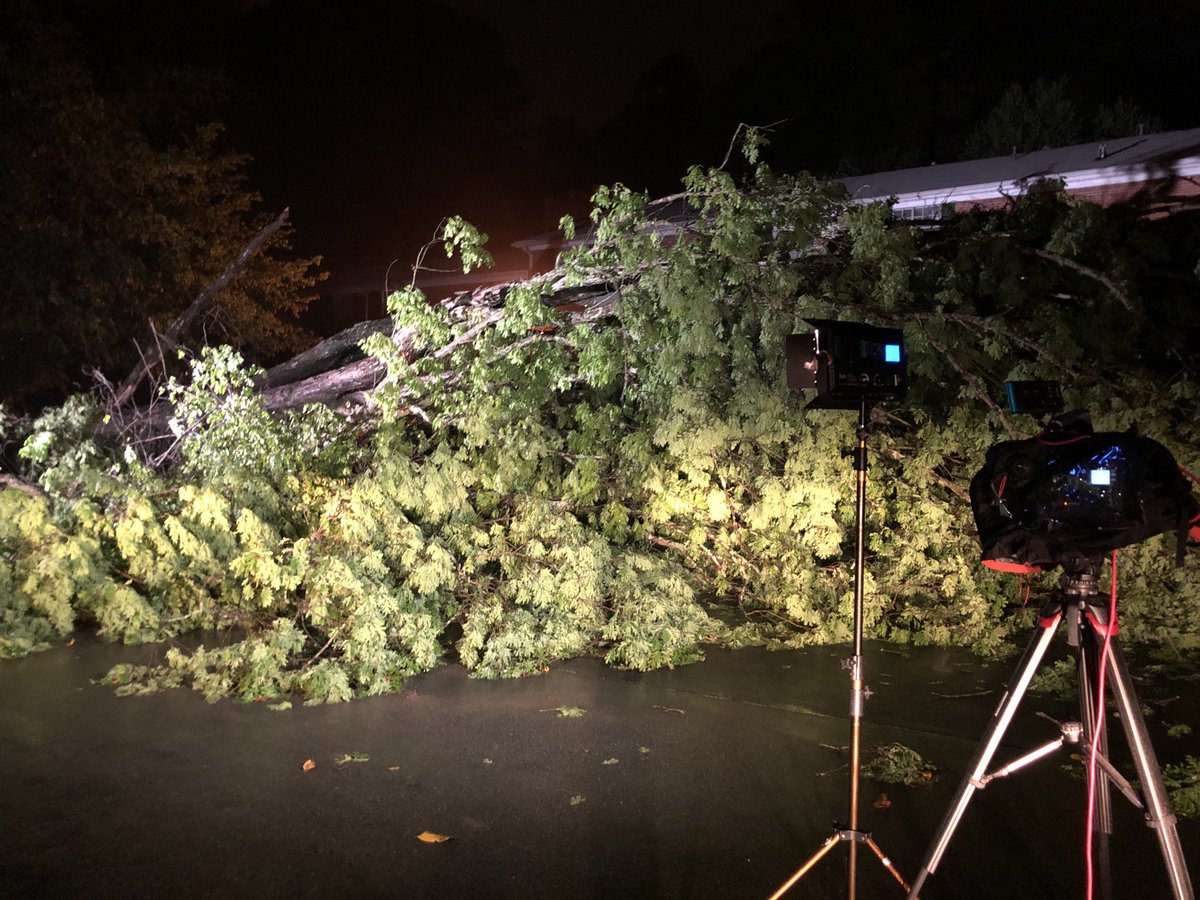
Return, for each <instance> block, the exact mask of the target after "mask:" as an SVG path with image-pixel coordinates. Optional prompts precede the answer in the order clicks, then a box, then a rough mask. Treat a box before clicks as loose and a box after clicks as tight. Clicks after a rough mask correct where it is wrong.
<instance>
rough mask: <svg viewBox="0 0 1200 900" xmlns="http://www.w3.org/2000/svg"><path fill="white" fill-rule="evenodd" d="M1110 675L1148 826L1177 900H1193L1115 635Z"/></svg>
mask: <svg viewBox="0 0 1200 900" xmlns="http://www.w3.org/2000/svg"><path fill="white" fill-rule="evenodd" d="M1096 640H1097V641H1098V642H1100V641H1102V640H1103V638H1102V637H1101V636H1100V635H1099V634H1097V635H1096ZM1108 672H1109V676H1110V677H1111V681H1110V683H1111V684H1112V689H1113V699H1114V700H1116V703H1117V709H1118V711H1120V713H1121V725H1122V726H1123V727H1124V728H1125V739H1126V741H1128V743H1129V750H1130V753H1131V754H1132V755H1133V763H1134V767H1135V768H1136V769H1137V773H1138V778H1140V779H1141V781H1142V796H1143V797H1144V798H1145V801H1146V824H1147V825H1149V826H1150V827H1151V828H1152V829H1154V833H1155V835H1156V836H1157V837H1158V844H1159V847H1160V848H1161V849H1162V855H1163V862H1164V863H1165V864H1166V867H1167V875H1168V877H1169V878H1170V880H1171V890H1172V892H1173V894H1174V897H1175V900H1192V898H1193V894H1192V881H1191V877H1190V876H1189V875H1188V868H1187V860H1186V859H1185V858H1184V855H1183V845H1182V844H1180V843H1179V832H1178V831H1177V830H1176V828H1175V811H1174V810H1173V809H1172V808H1171V800H1170V798H1169V797H1168V795H1167V787H1166V785H1165V784H1164V783H1163V778H1162V771H1161V770H1160V769H1159V767H1158V758H1157V757H1156V756H1155V755H1154V747H1153V746H1152V745H1151V743H1150V733H1149V732H1148V731H1147V730H1146V720H1145V719H1144V718H1142V710H1141V707H1140V706H1139V705H1138V699H1137V694H1136V693H1134V689H1133V679H1132V678H1130V676H1129V669H1128V668H1127V667H1126V666H1125V656H1124V654H1122V653H1121V647H1120V645H1119V644H1118V643H1117V638H1116V636H1115V635H1114V636H1113V637H1112V639H1111V640H1110V642H1109V645H1108Z"/></svg>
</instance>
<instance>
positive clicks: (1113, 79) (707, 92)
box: [48, 0, 1200, 269]
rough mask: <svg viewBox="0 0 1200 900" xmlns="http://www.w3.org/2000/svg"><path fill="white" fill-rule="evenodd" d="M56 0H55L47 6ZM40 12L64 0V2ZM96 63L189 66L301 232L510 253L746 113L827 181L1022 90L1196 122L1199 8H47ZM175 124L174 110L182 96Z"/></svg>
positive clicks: (676, 164) (685, 155)
mask: <svg viewBox="0 0 1200 900" xmlns="http://www.w3.org/2000/svg"><path fill="white" fill-rule="evenodd" d="M48 2H50V0H48ZM51 5H54V4H53V3H51ZM58 5H59V6H61V8H62V9H64V10H65V11H66V14H67V15H69V16H71V17H72V18H74V19H75V20H76V24H77V25H78V26H79V28H80V29H81V32H82V33H84V34H86V42H87V45H88V51H87V52H88V53H89V55H90V56H91V62H92V63H93V65H94V67H95V68H96V70H97V71H98V72H99V74H100V76H101V77H102V79H104V80H106V83H108V84H110V85H119V84H120V83H121V82H122V80H123V79H127V78H129V77H130V73H135V72H139V71H141V72H144V71H146V70H149V69H153V68H155V67H164V66H189V67H201V68H202V69H203V70H204V71H206V72H207V73H208V79H209V80H201V81H197V82H195V84H199V85H201V87H200V88H198V89H197V90H196V91H195V92H194V95H193V96H192V97H191V98H190V100H189V101H187V102H186V103H182V104H181V108H182V107H187V106H188V105H189V104H191V105H194V106H195V112H196V114H197V115H201V114H205V115H208V116H211V117H215V118H217V119H220V120H222V121H225V122H226V123H227V125H228V130H227V140H228V144H229V146H230V147H231V148H233V149H237V150H241V151H244V152H247V153H249V154H251V155H253V157H254V158H255V162H254V164H253V167H252V169H251V176H252V180H253V185H254V186H255V187H257V188H258V189H259V190H260V191H261V192H262V193H263V194H264V195H265V197H266V199H267V201H268V203H269V205H270V206H271V208H272V209H278V208H281V207H283V206H290V207H291V208H292V211H293V223H294V225H295V228H296V236H295V243H296V245H297V249H298V250H301V251H303V252H305V253H323V254H325V255H326V258H327V262H328V264H329V265H330V266H331V267H332V268H334V269H337V268H339V267H350V266H357V265H362V264H371V263H377V262H380V261H382V262H384V263H386V262H387V261H389V260H391V259H393V258H399V259H401V260H402V261H403V262H409V261H411V260H412V259H413V257H414V256H415V255H416V253H417V251H418V249H419V247H420V245H421V243H423V242H424V241H425V240H426V239H427V238H428V236H429V235H430V234H432V232H433V230H434V229H435V228H436V226H437V224H438V221H439V220H440V218H441V217H442V216H445V215H452V214H461V215H464V216H465V217H466V218H468V219H469V220H471V221H473V222H474V223H475V224H477V225H478V226H479V227H480V228H482V229H483V230H485V231H487V232H489V233H490V234H491V235H492V236H493V246H494V247H495V248H496V249H500V248H502V247H504V246H505V245H507V244H508V243H509V242H510V241H512V240H516V239H518V238H521V237H525V236H529V235H530V234H532V233H536V232H538V231H540V230H542V229H543V228H546V227H550V226H552V225H553V223H554V222H556V221H557V219H558V217H559V215H560V214H561V213H563V212H567V211H574V212H579V211H581V210H580V209H579V207H580V198H583V197H586V196H587V195H588V194H590V192H591V190H592V188H593V187H594V186H595V185H597V184H600V183H611V182H613V181H618V180H619V181H622V182H625V183H627V184H630V185H632V186H634V187H637V188H644V189H647V190H649V191H650V192H651V193H653V194H662V193H666V192H669V191H671V190H673V189H675V187H676V186H677V183H678V179H679V178H680V177H681V176H682V174H683V172H684V170H685V169H686V167H687V166H688V165H689V164H691V163H704V164H716V163H718V162H720V160H721V159H722V158H723V157H724V155H725V151H726V148H727V146H728V143H729V139H730V137H731V135H732V134H733V131H734V128H735V127H736V125H737V123H738V122H748V123H753V124H767V123H772V122H782V124H781V125H780V126H779V127H778V128H777V129H776V131H775V134H774V141H773V145H772V147H771V148H769V149H768V151H767V159H768V161H770V162H771V163H772V164H773V165H776V166H777V167H778V168H783V169H808V170H810V171H814V172H817V173H819V174H832V173H836V172H839V171H841V172H854V171H871V170H876V169H881V168H893V167H897V166H901V165H910V164H926V163H928V162H932V161H936V160H942V161H946V160H948V159H952V158H954V154H955V153H956V152H957V151H958V150H959V148H960V146H961V142H962V139H963V137H964V136H965V134H966V133H967V132H968V131H969V130H970V128H971V127H972V126H973V125H974V124H975V123H976V122H978V120H979V119H980V118H981V117H982V116H983V115H984V114H985V113H986V112H987V110H988V109H989V108H991V107H992V106H993V105H994V104H995V103H996V101H997V100H998V99H999V97H1000V94H1001V93H1002V92H1003V90H1004V88H1005V87H1006V86H1007V85H1009V84H1011V83H1013V82H1025V83H1032V82H1033V81H1034V80H1036V79H1038V78H1058V77H1062V76H1066V77H1067V78H1068V83H1069V86H1070V88H1071V91H1072V93H1073V95H1074V96H1075V98H1076V100H1077V102H1078V103H1079V105H1080V107H1081V109H1083V110H1084V111H1088V110H1090V109H1092V108H1094V107H1095V105H1096V104H1098V103H1100V102H1111V101H1112V100H1115V99H1116V98H1117V97H1118V96H1124V97H1126V98H1129V99H1132V100H1134V101H1135V102H1137V103H1138V104H1139V105H1140V106H1141V107H1142V109H1143V110H1144V111H1145V112H1146V113H1147V114H1150V115H1154V116H1156V117H1158V118H1159V119H1160V120H1162V122H1163V123H1164V124H1165V126H1166V127H1168V128H1183V127H1195V126H1200V90H1198V88H1200V78H1198V77H1197V74H1196V52H1197V51H1196V47H1197V46H1200V4H1197V3H1196V2H1194V0H1171V2H1154V0H1147V2H1139V3H1131V2H1129V0H1124V2H1121V3H1115V2H1109V0H1095V2H1087V3H1085V2H1080V0H1058V2H1055V3H1046V2H1044V0H1039V2H1028V0H1012V2H1004V3H999V2H995V0H956V2H950V0H926V2H920V3H895V2H890V3H885V2H880V0H841V2H822V3H809V2H788V0H766V2H761V3H754V2H741V3H735V2H729V0H724V2H720V3H711V2H705V0H666V2H658V3H655V2H650V0H641V2H634V0H608V2H601V3H592V4H586V3H576V4H566V3H562V2H555V3H551V2H548V0H531V2H527V3H503V2H499V0H424V2H421V3H406V2H401V0H339V2H331V0H192V2H189V3H180V2H176V0H89V2H83V0H58ZM180 114H181V115H183V112H180Z"/></svg>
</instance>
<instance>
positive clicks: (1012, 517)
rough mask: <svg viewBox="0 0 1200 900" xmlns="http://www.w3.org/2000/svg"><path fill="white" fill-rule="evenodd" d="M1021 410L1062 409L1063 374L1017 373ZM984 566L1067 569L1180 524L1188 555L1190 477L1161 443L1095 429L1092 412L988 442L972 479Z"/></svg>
mask: <svg viewBox="0 0 1200 900" xmlns="http://www.w3.org/2000/svg"><path fill="white" fill-rule="evenodd" d="M1006 388H1007V390H1008V396H1009V406H1010V408H1011V409H1012V410H1013V411H1014V412H1030V413H1035V414H1045V413H1050V412H1057V410H1056V409H1053V408H1050V407H1053V406H1054V405H1055V403H1057V404H1058V408H1059V409H1061V401H1062V394H1061V390H1060V389H1059V388H1058V386H1057V384H1055V383H1054V382H1009V384H1008V385H1006ZM971 507H972V510H973V512H974V514H975V526H976V529H977V530H978V532H979V541H980V544H981V546H982V549H983V563H984V565H986V566H988V567H990V568H994V569H999V570H1002V571H1015V572H1032V571H1038V570H1041V569H1043V568H1047V567H1053V566H1057V565H1062V566H1063V567H1064V568H1066V569H1070V568H1072V567H1076V566H1078V565H1081V564H1083V563H1085V562H1086V561H1088V560H1092V559H1095V558H1096V557H1098V556H1102V555H1103V554H1105V553H1107V552H1109V551H1111V550H1115V549H1117V548H1119V547H1125V546H1128V545H1130V544H1135V543H1138V542H1140V541H1143V540H1146V539H1147V538H1150V537H1153V536H1154V535H1156V534H1162V533H1164V532H1169V531H1174V532H1175V533H1176V535H1177V559H1178V561H1179V562H1182V557H1183V549H1184V546H1185V545H1186V541H1187V538H1188V534H1189V531H1190V530H1191V529H1192V528H1193V527H1195V526H1196V523H1197V520H1198V519H1200V516H1198V515H1197V514H1198V512H1200V507H1198V506H1197V503H1196V500H1195V498H1194V497H1193V496H1192V493H1191V485H1190V484H1189V483H1188V481H1187V479H1186V478H1185V477H1184V475H1183V474H1182V472H1181V470H1180V468H1179V466H1178V465H1177V464H1176V462H1175V459H1174V457H1173V456H1172V455H1171V453H1170V451H1168V450H1167V449H1166V448H1165V447H1164V446H1163V445H1162V444H1160V443H1158V442H1157V441H1154V440H1151V439H1150V438H1146V437H1141V436H1140V435H1138V434H1137V433H1136V430H1130V431H1128V432H1099V433H1097V432H1094V431H1093V429H1092V421H1091V417H1090V416H1089V415H1088V413H1087V412H1084V411H1082V410H1076V411H1074V412H1069V413H1061V414H1059V415H1057V416H1054V417H1052V418H1051V419H1049V421H1048V422H1047V424H1046V426H1045V427H1044V429H1043V431H1042V432H1041V433H1040V434H1038V435H1037V436H1036V437H1032V438H1028V439H1026V440H1020V441H1003V442H1001V443H999V444H996V445H995V446H993V447H992V448H991V449H989V450H988V452H987V455H986V460H985V463H984V466H983V468H982V469H980V470H979V472H978V473H977V474H976V475H975V477H974V478H973V479H972V481H971Z"/></svg>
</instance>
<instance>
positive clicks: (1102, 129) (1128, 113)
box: [1094, 97, 1164, 138]
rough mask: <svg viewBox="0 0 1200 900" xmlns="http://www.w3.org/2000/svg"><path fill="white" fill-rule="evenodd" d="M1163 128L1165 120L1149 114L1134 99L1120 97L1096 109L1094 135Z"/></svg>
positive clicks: (1135, 132) (1102, 135)
mask: <svg viewBox="0 0 1200 900" xmlns="http://www.w3.org/2000/svg"><path fill="white" fill-rule="evenodd" d="M1163 128H1164V125H1163V121H1162V119H1160V118H1159V117H1158V116H1148V115H1146V114H1145V112H1143V111H1142V109H1141V107H1139V106H1138V105H1137V104H1136V103H1134V102H1133V101H1132V100H1127V99H1126V98H1124V97H1118V98H1117V99H1116V100H1115V101H1114V102H1112V103H1108V104H1103V105H1101V107H1100V108H1099V109H1098V110H1097V111H1096V117H1095V134H1094V137H1097V138H1106V137H1125V136H1126V135H1130V134H1138V133H1139V132H1151V131H1162V130H1163Z"/></svg>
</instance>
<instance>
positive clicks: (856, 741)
mask: <svg viewBox="0 0 1200 900" xmlns="http://www.w3.org/2000/svg"><path fill="white" fill-rule="evenodd" d="M854 471H855V475H856V482H857V487H856V495H855V523H856V531H857V535H856V537H857V542H856V548H855V552H854V657H853V659H851V661H850V679H851V687H850V831H851V832H855V833H856V832H857V831H858V778H859V758H860V756H861V754H862V711H863V667H862V644H863V597H864V594H865V591H866V587H865V584H866V578H865V577H864V575H865V572H864V570H863V566H864V564H865V559H866V551H865V549H864V548H865V545H866V541H865V540H864V530H865V525H864V522H865V520H866V517H867V516H866V512H867V401H866V400H864V401H862V404H861V405H860V407H859V411H858V447H857V449H856V450H855V452H854ZM847 878H848V880H847V884H848V885H849V890H848V892H847V894H848V896H849V898H850V900H854V898H855V895H856V891H857V887H858V842H857V841H850V861H849V869H848V873H847Z"/></svg>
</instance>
